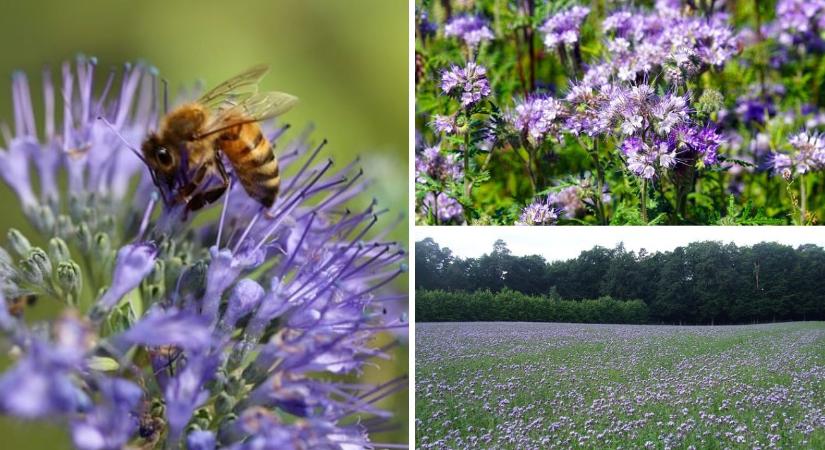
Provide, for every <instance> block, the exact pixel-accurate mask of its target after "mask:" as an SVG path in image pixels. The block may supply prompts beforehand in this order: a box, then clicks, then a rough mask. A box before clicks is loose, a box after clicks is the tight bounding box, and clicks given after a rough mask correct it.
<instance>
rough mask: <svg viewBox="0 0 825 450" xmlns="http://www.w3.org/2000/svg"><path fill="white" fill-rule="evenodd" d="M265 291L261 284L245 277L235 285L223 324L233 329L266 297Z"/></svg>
mask: <svg viewBox="0 0 825 450" xmlns="http://www.w3.org/2000/svg"><path fill="white" fill-rule="evenodd" d="M264 294H265V291H264V288H262V287H261V285H260V284H258V283H256V282H254V281H252V280H250V279H248V278H244V279H243V280H241V281H239V282H238V283H237V284H236V285H235V289H234V290H233V291H232V295H230V296H229V301H228V302H227V304H226V312H224V314H223V324H222V325H223V326H224V327H227V329H232V328H234V327H235V324H236V323H237V322H238V320H239V319H241V318H243V317H244V316H246V315H247V314H249V313H251V312H253V311H254V310H255V309H256V308H257V307H258V305H259V304H260V302H261V299H262V298H263V297H264Z"/></svg>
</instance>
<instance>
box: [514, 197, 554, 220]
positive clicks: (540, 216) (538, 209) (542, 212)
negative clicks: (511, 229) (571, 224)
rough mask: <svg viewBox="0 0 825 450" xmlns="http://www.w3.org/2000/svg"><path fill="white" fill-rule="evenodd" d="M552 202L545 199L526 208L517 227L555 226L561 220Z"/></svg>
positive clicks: (522, 211)
mask: <svg viewBox="0 0 825 450" xmlns="http://www.w3.org/2000/svg"><path fill="white" fill-rule="evenodd" d="M551 200H552V199H550V198H547V197H545V198H542V199H538V200H536V201H535V202H533V203H531V204H529V205H527V206H525V207H524V209H522V210H521V217H519V220H518V221H517V222H516V225H554V224H555V223H556V222H557V221H558V219H559V213H558V211H557V210H556V209H555V207H554V206H553V205H552V201H551Z"/></svg>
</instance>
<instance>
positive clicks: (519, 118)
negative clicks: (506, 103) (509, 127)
mask: <svg viewBox="0 0 825 450" xmlns="http://www.w3.org/2000/svg"><path fill="white" fill-rule="evenodd" d="M563 119H564V108H563V106H562V104H561V103H560V102H559V101H558V100H556V99H554V98H552V97H544V96H534V97H529V98H527V99H526V100H524V101H523V102H521V103H519V104H517V105H516V108H515V110H514V111H512V112H511V113H510V115H509V120H510V122H511V123H512V124H513V126H514V127H515V128H516V130H518V131H519V132H520V133H524V134H525V135H526V136H527V139H528V140H529V141H530V142H531V143H532V144H533V145H538V144H540V143H541V142H542V141H544V140H545V139H546V138H547V137H549V136H550V135H556V134H558V133H559V124H560V122H561V121H562V120H563Z"/></svg>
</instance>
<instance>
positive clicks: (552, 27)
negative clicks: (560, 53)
mask: <svg viewBox="0 0 825 450" xmlns="http://www.w3.org/2000/svg"><path fill="white" fill-rule="evenodd" d="M588 14H590V8H587V7H584V6H574V7H572V8H570V9H567V10H564V11H560V12H558V13H556V14H555V15H553V16H551V17H550V18H548V19H547V21H545V22H544V25H542V26H541V28H539V30H540V31H541V32H543V33H544V45H545V46H546V47H548V48H555V47H556V46H558V45H559V44H562V43H563V44H566V45H572V44H575V43H577V42H578V41H579V29H580V28H581V25H582V22H584V18H585V17H587V15H588Z"/></svg>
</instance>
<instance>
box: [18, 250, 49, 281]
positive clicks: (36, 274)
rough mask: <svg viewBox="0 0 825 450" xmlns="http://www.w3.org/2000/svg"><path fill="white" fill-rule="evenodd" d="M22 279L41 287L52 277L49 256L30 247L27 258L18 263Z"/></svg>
mask: <svg viewBox="0 0 825 450" xmlns="http://www.w3.org/2000/svg"><path fill="white" fill-rule="evenodd" d="M20 269H21V272H22V273H23V278H25V280H26V281H28V282H29V283H31V284H34V285H42V284H43V283H44V282H45V281H46V280H48V279H49V278H50V277H51V275H52V263H51V261H50V260H49V255H47V254H46V252H44V251H43V249H41V248H39V247H32V248H31V249H30V250H29V255H28V257H27V258H25V259H23V260H22V261H20Z"/></svg>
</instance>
